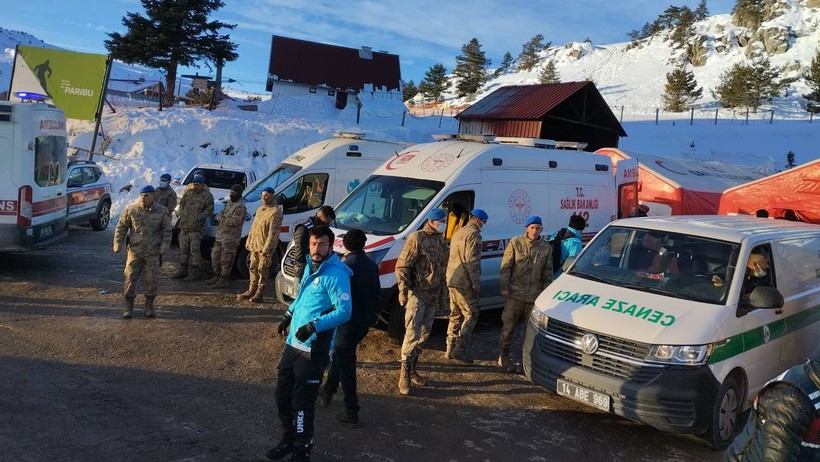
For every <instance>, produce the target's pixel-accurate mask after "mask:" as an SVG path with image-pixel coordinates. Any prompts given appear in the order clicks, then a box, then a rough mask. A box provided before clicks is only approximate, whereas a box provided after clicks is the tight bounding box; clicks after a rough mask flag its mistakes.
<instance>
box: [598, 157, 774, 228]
mask: <svg viewBox="0 0 820 462" xmlns="http://www.w3.org/2000/svg"><path fill="white" fill-rule="evenodd" d="M595 152H596V153H598V154H603V155H606V156H609V157H610V158H611V159H612V162H613V164H614V163H615V162H617V161H619V160H622V159H629V158H635V159H637V160H638V200H640V201H641V203H649V209H650V212H649V214H650V215H658V214H666V213H653V210H652V209H653V206H652V203H655V204H663V205H665V206H667V207H668V208H669V210H670V211H671V214H672V215H715V214H717V213H718V205H719V203H720V198H721V195H722V194H723V191H724V190H726V189H727V188H731V187H734V186H737V185H740V184H743V183H745V182H748V181H751V180H756V179H759V178H763V177H764V176H765V173H764V172H761V171H760V169H759V168H758V167H749V166H745V165H736V164H727V163H725V162H716V161H704V160H692V159H682V158H677V157H664V156H655V155H649V154H632V153H630V154H627V153H625V152H624V151H621V150H620V149H617V148H601V149H599V150H597V151H595Z"/></svg>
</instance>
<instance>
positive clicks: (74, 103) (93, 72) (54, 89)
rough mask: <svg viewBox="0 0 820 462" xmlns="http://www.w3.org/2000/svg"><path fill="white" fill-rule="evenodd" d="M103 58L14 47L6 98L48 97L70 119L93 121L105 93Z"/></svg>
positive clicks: (104, 65)
mask: <svg viewBox="0 0 820 462" xmlns="http://www.w3.org/2000/svg"><path fill="white" fill-rule="evenodd" d="M108 61H109V59H108V56H107V55H97V54H91V53H78V52H76V51H66V50H55V49H52V48H37V47H32V46H26V45H17V57H16V58H15V60H14V69H13V71H12V75H11V88H10V92H9V99H10V100H12V101H19V100H20V98H18V97H17V96H15V93H17V92H20V91H25V92H34V93H40V94H43V95H46V96H48V97H49V98H51V101H52V102H53V103H54V104H55V105H57V106H59V107H60V108H61V109H62V110H63V111H64V112H65V115H66V117H68V118H70V119H80V120H94V119H95V117H96V114H97V110H98V108H99V107H100V102H101V98H102V97H103V96H104V93H105V91H104V90H105V84H106V82H105V79H106V76H107V75H108V73H107V72H106V65H107V63H108Z"/></svg>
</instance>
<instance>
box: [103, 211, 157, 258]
mask: <svg viewBox="0 0 820 462" xmlns="http://www.w3.org/2000/svg"><path fill="white" fill-rule="evenodd" d="M126 235H128V251H129V252H132V253H134V254H135V255H137V256H140V257H146V256H151V255H165V254H166V253H168V247H170V245H171V216H170V215H169V214H168V209H166V208H165V207H163V206H162V205H161V204H158V203H156V202H154V203H153V204H151V206H150V207H147V208H146V207H143V205H142V203H140V202H139V201H137V202H134V203H132V204H130V205H128V207H126V208H125V211H124V212H123V213H122V215H120V220H119V221H118V222H117V228H116V229H115V230H114V251H118V250H119V249H120V248H122V245H123V244H124V243H125V236H126Z"/></svg>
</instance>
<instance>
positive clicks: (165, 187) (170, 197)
mask: <svg viewBox="0 0 820 462" xmlns="http://www.w3.org/2000/svg"><path fill="white" fill-rule="evenodd" d="M156 195H157V202H158V203H159V204H160V205H162V206H163V207H165V208H166V209H168V214H171V213H173V212H174V209H175V208H177V193H176V191H174V188H172V187H171V175H170V174H168V173H163V174H162V176H161V177H159V187H157V189H156Z"/></svg>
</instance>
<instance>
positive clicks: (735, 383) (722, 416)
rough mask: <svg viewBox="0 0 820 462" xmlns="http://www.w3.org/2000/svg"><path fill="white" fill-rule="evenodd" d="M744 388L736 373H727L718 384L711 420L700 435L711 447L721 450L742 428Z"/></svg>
mask: <svg viewBox="0 0 820 462" xmlns="http://www.w3.org/2000/svg"><path fill="white" fill-rule="evenodd" d="M745 396H746V389H745V386H744V385H743V383H742V381H741V380H740V379H738V378H737V375H736V374H732V375H729V376H728V377H726V380H725V381H724V382H723V385H721V386H720V390H718V393H717V396H716V397H715V403H714V405H713V407H712V422H711V424H710V425H709V429H708V430H706V433H704V434H703V435H701V437H702V438H703V439H704V440H705V441H706V444H708V445H709V447H711V448H712V449H715V450H718V451H722V450H724V449H726V447H728V446H729V444H730V443H731V442H732V440H734V439H735V436H737V434H738V433H739V432H740V430H741V428H743V423H744V422H743V420H744V419H743V418H742V417H743V401H744V399H745Z"/></svg>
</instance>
